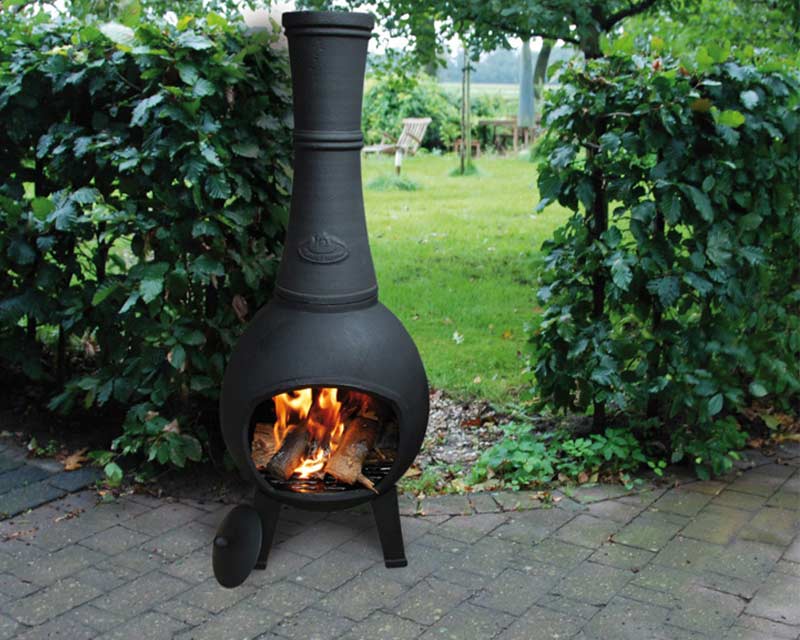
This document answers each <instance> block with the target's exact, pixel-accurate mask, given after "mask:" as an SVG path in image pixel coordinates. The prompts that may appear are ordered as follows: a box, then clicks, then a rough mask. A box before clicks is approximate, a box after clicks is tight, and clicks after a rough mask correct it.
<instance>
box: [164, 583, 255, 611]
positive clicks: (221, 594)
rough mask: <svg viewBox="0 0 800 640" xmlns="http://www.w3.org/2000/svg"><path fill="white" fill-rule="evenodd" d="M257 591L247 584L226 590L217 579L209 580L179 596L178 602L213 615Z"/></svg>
mask: <svg viewBox="0 0 800 640" xmlns="http://www.w3.org/2000/svg"><path fill="white" fill-rule="evenodd" d="M255 590H256V587H255V586H253V585H252V584H249V583H247V582H245V583H244V584H243V585H242V586H240V587H237V588H236V589H225V588H223V587H221V586H220V585H219V583H218V582H217V581H216V579H214V578H209V579H208V580H206V581H204V582H201V583H200V584H198V585H195V586H194V587H192V588H191V589H189V590H187V591H184V592H183V593H181V594H180V595H179V596H177V598H176V600H179V601H181V602H185V603H187V604H191V605H192V606H195V607H201V608H202V609H205V610H206V611H210V612H211V613H219V612H220V611H222V610H224V609H227V608H228V607H230V606H233V605H234V604H236V603H237V602H239V601H240V600H244V599H245V598H246V597H248V596H249V595H252V594H253V593H254V592H255Z"/></svg>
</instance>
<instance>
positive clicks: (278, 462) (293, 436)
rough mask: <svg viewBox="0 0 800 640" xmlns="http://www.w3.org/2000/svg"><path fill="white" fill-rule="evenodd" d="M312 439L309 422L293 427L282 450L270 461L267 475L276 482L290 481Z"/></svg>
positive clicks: (285, 439)
mask: <svg viewBox="0 0 800 640" xmlns="http://www.w3.org/2000/svg"><path fill="white" fill-rule="evenodd" d="M310 439H311V432H310V431H309V428H308V421H307V420H304V421H303V422H300V423H298V424H297V425H295V426H294V427H292V428H291V429H290V430H289V433H287V434H286V437H285V438H284V439H283V443H282V444H281V448H280V449H278V452H277V453H276V454H275V455H274V456H273V457H272V459H271V460H270V461H269V464H268V465H267V473H268V474H269V475H270V476H272V477H273V478H275V479H276V480H288V479H289V478H290V477H291V476H292V473H294V470H295V469H296V468H297V466H298V465H299V464H300V463H301V462H302V461H303V458H304V457H305V455H306V449H308V444H309V440H310Z"/></svg>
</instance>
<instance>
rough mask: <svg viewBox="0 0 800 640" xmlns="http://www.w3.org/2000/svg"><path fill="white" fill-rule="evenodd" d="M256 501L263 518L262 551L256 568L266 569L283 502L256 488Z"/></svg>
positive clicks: (257, 509)
mask: <svg viewBox="0 0 800 640" xmlns="http://www.w3.org/2000/svg"><path fill="white" fill-rule="evenodd" d="M254 502H255V508H256V511H258V515H259V517H260V518H261V551H259V553H258V560H256V566H255V568H256V569H266V568H267V558H268V557H269V550H270V549H271V548H272V540H273V539H274V538H275V529H276V528H277V526H278V518H279V516H280V514H281V504H280V502H278V501H277V500H273V499H272V498H270V497H269V496H268V495H267V494H265V493H262V492H261V491H258V490H256V496H255V500H254Z"/></svg>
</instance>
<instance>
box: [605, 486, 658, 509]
mask: <svg viewBox="0 0 800 640" xmlns="http://www.w3.org/2000/svg"><path fill="white" fill-rule="evenodd" d="M666 492H667V489H665V488H660V487H653V488H650V489H645V490H644V491H640V492H639V493H632V494H631V495H628V496H623V497H622V498H617V500H618V501H619V502H622V503H623V504H629V505H633V506H635V507H642V508H645V507H649V506H650V505H651V504H653V503H654V502H655V501H656V500H658V499H659V498H660V497H661V496H663V495H664V494H665V493H666Z"/></svg>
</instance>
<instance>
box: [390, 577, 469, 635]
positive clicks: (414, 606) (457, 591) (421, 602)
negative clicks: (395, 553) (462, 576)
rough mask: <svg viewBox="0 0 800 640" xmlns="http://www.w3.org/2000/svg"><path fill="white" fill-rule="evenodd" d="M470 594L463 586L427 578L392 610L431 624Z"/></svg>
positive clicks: (401, 615)
mask: <svg viewBox="0 0 800 640" xmlns="http://www.w3.org/2000/svg"><path fill="white" fill-rule="evenodd" d="M469 595H470V591H469V590H468V589H465V588H463V587H459V586H456V585H454V584H450V583H448V582H444V581H443V580H438V579H436V578H426V579H425V580H423V581H422V582H420V583H418V584H417V585H416V586H414V587H412V588H411V589H410V590H409V591H407V592H406V593H405V594H403V595H402V596H401V597H400V598H399V600H398V601H397V604H396V605H394V606H392V607H391V610H392V611H393V612H394V613H396V614H397V615H398V616H400V617H402V618H407V619H409V620H413V621H414V622H417V623H419V624H423V625H431V624H434V623H435V622H437V621H438V620H439V619H441V618H442V617H443V616H444V615H445V614H447V613H448V612H449V611H450V610H451V609H453V608H454V607H456V606H457V605H458V604H460V603H461V602H462V601H463V600H465V599H466V598H467V597H468V596H469Z"/></svg>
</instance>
